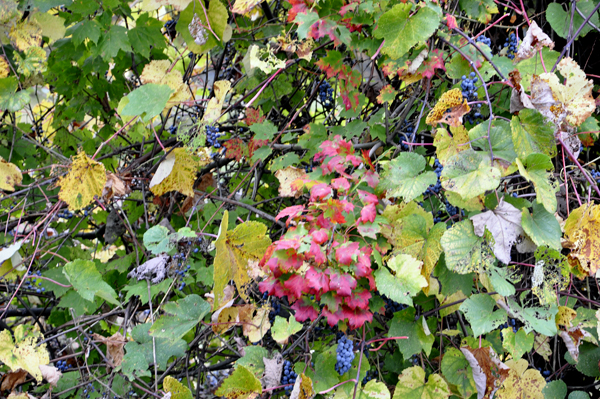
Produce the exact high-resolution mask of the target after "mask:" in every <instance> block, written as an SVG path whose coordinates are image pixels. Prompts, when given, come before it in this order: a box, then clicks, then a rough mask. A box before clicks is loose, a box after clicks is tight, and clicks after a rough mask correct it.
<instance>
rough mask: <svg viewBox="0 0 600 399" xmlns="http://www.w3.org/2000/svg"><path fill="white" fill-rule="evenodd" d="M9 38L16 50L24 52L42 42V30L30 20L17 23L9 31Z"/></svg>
mask: <svg viewBox="0 0 600 399" xmlns="http://www.w3.org/2000/svg"><path fill="white" fill-rule="evenodd" d="M9 37H10V39H11V41H12V42H13V44H14V45H15V47H16V48H18V49H19V50H20V51H25V50H27V49H28V48H29V47H31V46H39V45H40V43H41V41H42V28H41V27H40V25H39V24H38V23H37V22H36V21H33V20H31V19H26V20H25V21H19V22H17V24H16V25H15V26H13V27H12V28H11V29H10V33H9Z"/></svg>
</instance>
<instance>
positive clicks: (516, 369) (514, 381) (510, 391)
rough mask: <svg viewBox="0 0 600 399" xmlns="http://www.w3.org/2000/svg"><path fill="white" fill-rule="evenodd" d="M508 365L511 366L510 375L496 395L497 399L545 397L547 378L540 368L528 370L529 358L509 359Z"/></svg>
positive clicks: (538, 398)
mask: <svg viewBox="0 0 600 399" xmlns="http://www.w3.org/2000/svg"><path fill="white" fill-rule="evenodd" d="M506 365H507V366H508V367H509V368H510V370H509V371H508V376H507V377H506V379H505V380H504V382H503V383H502V386H501V387H500V389H499V390H498V391H497V392H496V395H494V398H497V399H509V398H510V399H521V398H522V399H525V398H527V399H544V394H543V393H542V389H544V387H545V386H546V380H544V377H542V375H541V374H540V372H539V371H538V370H534V369H529V370H527V365H528V363H527V360H525V359H520V360H518V361H516V362H515V361H514V360H509V361H508V362H506Z"/></svg>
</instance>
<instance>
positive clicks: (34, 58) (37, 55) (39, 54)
mask: <svg viewBox="0 0 600 399" xmlns="http://www.w3.org/2000/svg"><path fill="white" fill-rule="evenodd" d="M23 54H24V58H21V56H20V55H19V54H18V53H15V63H16V64H17V65H18V68H17V72H19V73H22V74H23V75H24V76H31V75H34V74H36V73H41V72H44V71H45V70H46V52H45V51H44V50H43V49H42V48H41V47H38V46H31V47H29V48H28V49H27V50H25V51H24V52H23Z"/></svg>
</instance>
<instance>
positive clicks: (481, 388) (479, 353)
mask: <svg viewBox="0 0 600 399" xmlns="http://www.w3.org/2000/svg"><path fill="white" fill-rule="evenodd" d="M460 351H461V352H462V353H463V354H464V355H465V358H466V359H467V361H468V362H469V365H470V366H471V368H472V369H473V380H475V386H476V387H477V398H478V399H490V398H492V397H494V393H495V392H496V391H497V390H498V388H500V385H501V384H502V382H503V381H504V380H505V379H506V377H507V376H508V373H509V368H508V367H507V366H506V365H505V364H504V363H502V362H501V361H500V359H498V356H497V355H496V352H494V350H493V349H492V348H490V347H483V348H477V349H473V348H469V347H461V348H460Z"/></svg>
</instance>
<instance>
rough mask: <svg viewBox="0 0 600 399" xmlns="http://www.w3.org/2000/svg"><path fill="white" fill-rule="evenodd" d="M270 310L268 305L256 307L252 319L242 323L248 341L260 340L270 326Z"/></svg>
mask: <svg viewBox="0 0 600 399" xmlns="http://www.w3.org/2000/svg"><path fill="white" fill-rule="evenodd" d="M270 311H271V309H270V307H268V306H263V307H261V308H259V309H256V314H255V315H254V317H253V318H252V321H251V322H250V323H249V324H248V323H247V324H244V326H243V328H242V329H243V332H244V335H245V336H246V337H248V339H249V340H250V342H258V341H260V340H261V339H262V337H264V336H265V334H266V333H267V332H268V331H269V329H270V328H271V322H270V321H269V312H270Z"/></svg>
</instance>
